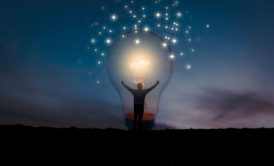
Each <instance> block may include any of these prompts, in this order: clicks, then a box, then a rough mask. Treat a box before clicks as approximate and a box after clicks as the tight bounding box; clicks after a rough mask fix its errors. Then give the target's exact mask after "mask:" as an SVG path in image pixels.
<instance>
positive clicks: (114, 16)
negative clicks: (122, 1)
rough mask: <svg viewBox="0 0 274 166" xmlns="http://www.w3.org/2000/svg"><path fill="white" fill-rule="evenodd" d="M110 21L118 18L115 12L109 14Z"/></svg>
mask: <svg viewBox="0 0 274 166" xmlns="http://www.w3.org/2000/svg"><path fill="white" fill-rule="evenodd" d="M110 19H111V21H116V20H117V19H118V16H117V15H116V14H112V15H111V16H110Z"/></svg>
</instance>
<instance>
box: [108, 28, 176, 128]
mask: <svg viewBox="0 0 274 166" xmlns="http://www.w3.org/2000/svg"><path fill="white" fill-rule="evenodd" d="M171 55H172V53H171V50H170V48H169V47H168V46H167V45H166V44H165V43H164V40H163V39H161V38H160V37H159V36H158V35H156V34H155V33H152V32H146V31H134V32H131V33H128V34H126V35H125V36H123V38H120V39H118V40H116V41H115V42H114V43H113V45H112V47H111V49H110V50H109V53H108V57H107V65H108V66H107V72H108V75H109V78H110V80H111V82H112V84H113V86H114V87H115V89H116V90H117V92H118V93H119V95H120V97H121V100H122V112H123V114H124V117H125V122H126V126H127V127H128V128H129V129H130V128H132V125H133V119H134V101H133V96H132V94H131V93H130V92H129V91H127V89H126V88H125V87H124V86H122V84H121V81H124V82H125V84H127V85H128V86H130V87H131V88H134V89H137V87H136V86H137V83H142V84H143V88H144V89H146V88H149V87H151V86H153V85H154V84H155V83H156V82H157V81H158V80H159V81H160V83H159V85H158V86H157V87H156V88H155V89H153V90H152V91H150V92H149V93H148V94H147V95H146V98H145V104H144V115H143V120H142V124H143V125H142V126H143V128H144V129H151V128H152V127H153V126H154V122H155V118H156V114H157V112H158V111H159V100H160V96H161V94H162V92H163V90H164V89H165V88H166V86H167V85H168V83H169V80H170V78H171V75H172V72H173V58H171Z"/></svg>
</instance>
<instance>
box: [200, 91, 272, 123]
mask: <svg viewBox="0 0 274 166" xmlns="http://www.w3.org/2000/svg"><path fill="white" fill-rule="evenodd" d="M205 92H206V93H205V95H203V96H199V97H198V100H197V101H198V102H197V103H198V104H197V105H198V107H199V108H200V109H203V110H206V111H209V113H211V114H212V115H213V120H214V121H219V120H233V119H234V120H235V119H238V118H242V119H246V118H248V117H252V116H256V115H263V114H266V115H274V104H273V101H271V100H269V98H268V97H267V96H263V95H261V94H259V93H257V92H251V91H246V92H234V91H229V90H221V89H208V90H206V91H205Z"/></svg>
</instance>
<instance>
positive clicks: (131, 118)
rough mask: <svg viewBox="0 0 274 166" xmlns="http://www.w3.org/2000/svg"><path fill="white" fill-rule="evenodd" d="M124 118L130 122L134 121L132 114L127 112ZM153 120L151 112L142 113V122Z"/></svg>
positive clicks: (153, 116)
mask: <svg viewBox="0 0 274 166" xmlns="http://www.w3.org/2000/svg"><path fill="white" fill-rule="evenodd" d="M126 118H127V119H130V120H134V112H127V113H126ZM153 119H155V114H154V113H152V112H144V115H143V121H145V120H153Z"/></svg>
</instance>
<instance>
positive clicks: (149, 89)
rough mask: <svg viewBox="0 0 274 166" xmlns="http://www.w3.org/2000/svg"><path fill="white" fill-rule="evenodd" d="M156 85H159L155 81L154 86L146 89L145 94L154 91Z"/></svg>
mask: <svg viewBox="0 0 274 166" xmlns="http://www.w3.org/2000/svg"><path fill="white" fill-rule="evenodd" d="M158 84H159V81H157V82H156V84H154V85H153V86H152V87H150V88H148V89H146V90H147V93H148V92H150V91H151V90H152V89H154V88H155V87H156V86H157V85H158Z"/></svg>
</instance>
